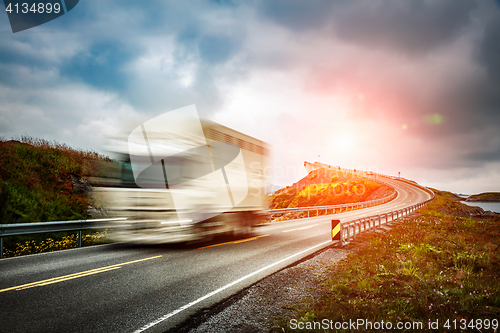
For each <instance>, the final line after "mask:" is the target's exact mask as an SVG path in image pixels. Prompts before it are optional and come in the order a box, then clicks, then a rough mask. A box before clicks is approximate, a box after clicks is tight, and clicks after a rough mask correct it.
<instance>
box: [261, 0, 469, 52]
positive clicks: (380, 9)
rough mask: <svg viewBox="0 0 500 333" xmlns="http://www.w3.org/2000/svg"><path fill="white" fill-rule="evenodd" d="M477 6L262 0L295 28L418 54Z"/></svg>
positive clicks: (457, 27) (459, 1) (269, 12)
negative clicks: (320, 31)
mask: <svg viewBox="0 0 500 333" xmlns="http://www.w3.org/2000/svg"><path fill="white" fill-rule="evenodd" d="M475 7H476V5H475V3H474V2H472V1H468V0H441V1H424V0H412V1H385V0H365V1H315V2H312V3H311V2H305V1H286V0H276V1H264V2H263V3H262V6H261V7H260V12H261V14H262V15H263V17H266V18H267V19H270V20H272V21H274V22H276V23H278V24H280V25H283V26H284V27H287V28H289V29H291V30H293V31H295V32H306V31H311V30H313V31H316V32H315V33H317V31H318V30H322V31H323V32H324V33H330V32H328V30H329V29H331V31H333V32H332V33H333V34H334V35H336V36H338V37H340V38H341V39H343V40H345V41H346V42H348V43H356V44H360V45H362V46H363V47H367V46H369V47H374V48H377V49H384V48H390V49H391V50H398V51H400V52H403V53H406V54H408V55H414V54H421V53H424V52H426V51H428V50H430V49H432V48H434V47H436V46H439V45H440V44H442V43H445V42H447V41H449V40H450V39H453V38H454V37H456V36H457V35H458V34H459V33H460V32H461V29H462V28H464V27H465V26H466V25H467V24H468V22H469V21H470V14H471V12H472V10H474V8H475Z"/></svg>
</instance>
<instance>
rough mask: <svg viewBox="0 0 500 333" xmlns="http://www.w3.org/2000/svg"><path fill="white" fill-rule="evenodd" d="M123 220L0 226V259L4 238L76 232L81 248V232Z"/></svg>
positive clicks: (110, 225) (102, 227)
mask: <svg viewBox="0 0 500 333" xmlns="http://www.w3.org/2000/svg"><path fill="white" fill-rule="evenodd" d="M123 220H126V218H114V219H95V220H75V221H57V222H36V223H16V224H0V259H1V258H3V238H4V237H10V236H24V235H32V234H43V233H49V232H70V231H78V247H81V246H82V231H83V230H91V229H106V228H111V227H116V224H111V223H109V222H116V221H123Z"/></svg>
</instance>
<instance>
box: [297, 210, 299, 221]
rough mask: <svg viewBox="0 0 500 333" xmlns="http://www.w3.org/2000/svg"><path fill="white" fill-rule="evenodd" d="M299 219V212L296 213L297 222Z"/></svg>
mask: <svg viewBox="0 0 500 333" xmlns="http://www.w3.org/2000/svg"><path fill="white" fill-rule="evenodd" d="M298 219H299V211H297V220H298Z"/></svg>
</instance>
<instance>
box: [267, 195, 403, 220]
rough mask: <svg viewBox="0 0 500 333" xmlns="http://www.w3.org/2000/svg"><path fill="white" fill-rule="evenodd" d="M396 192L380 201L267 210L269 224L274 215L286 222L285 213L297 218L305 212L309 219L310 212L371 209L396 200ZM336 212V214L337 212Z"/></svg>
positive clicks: (317, 214)
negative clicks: (294, 214)
mask: <svg viewBox="0 0 500 333" xmlns="http://www.w3.org/2000/svg"><path fill="white" fill-rule="evenodd" d="M396 196H397V192H394V193H393V194H391V195H390V196H388V197H385V198H382V199H377V200H371V201H364V202H354V203H350V204H342V205H329V206H311V207H295V208H281V209H270V210H268V213H269V222H271V219H272V215H275V214H283V216H284V219H285V221H286V214H287V213H297V215H296V218H297V219H298V218H299V213H301V212H307V217H310V212H311V211H316V216H319V211H320V210H324V211H325V215H329V214H328V211H329V210H332V214H335V213H342V212H343V211H344V212H347V211H349V208H351V209H350V210H354V209H360V208H367V207H373V206H376V205H381V204H383V203H386V202H389V201H391V200H393V199H394V198H396ZM337 210H338V212H337Z"/></svg>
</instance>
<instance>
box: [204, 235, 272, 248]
mask: <svg viewBox="0 0 500 333" xmlns="http://www.w3.org/2000/svg"><path fill="white" fill-rule="evenodd" d="M266 236H269V234H267V235H260V236H255V237H250V238H245V239H240V240H236V241H231V242H225V243H219V244H213V245H208V246H203V247H199V248H198V250H201V249H206V248H208V247H214V246H219V245H224V244H237V243H243V242H248V241H252V240H255V239H257V238H261V237H266Z"/></svg>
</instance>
